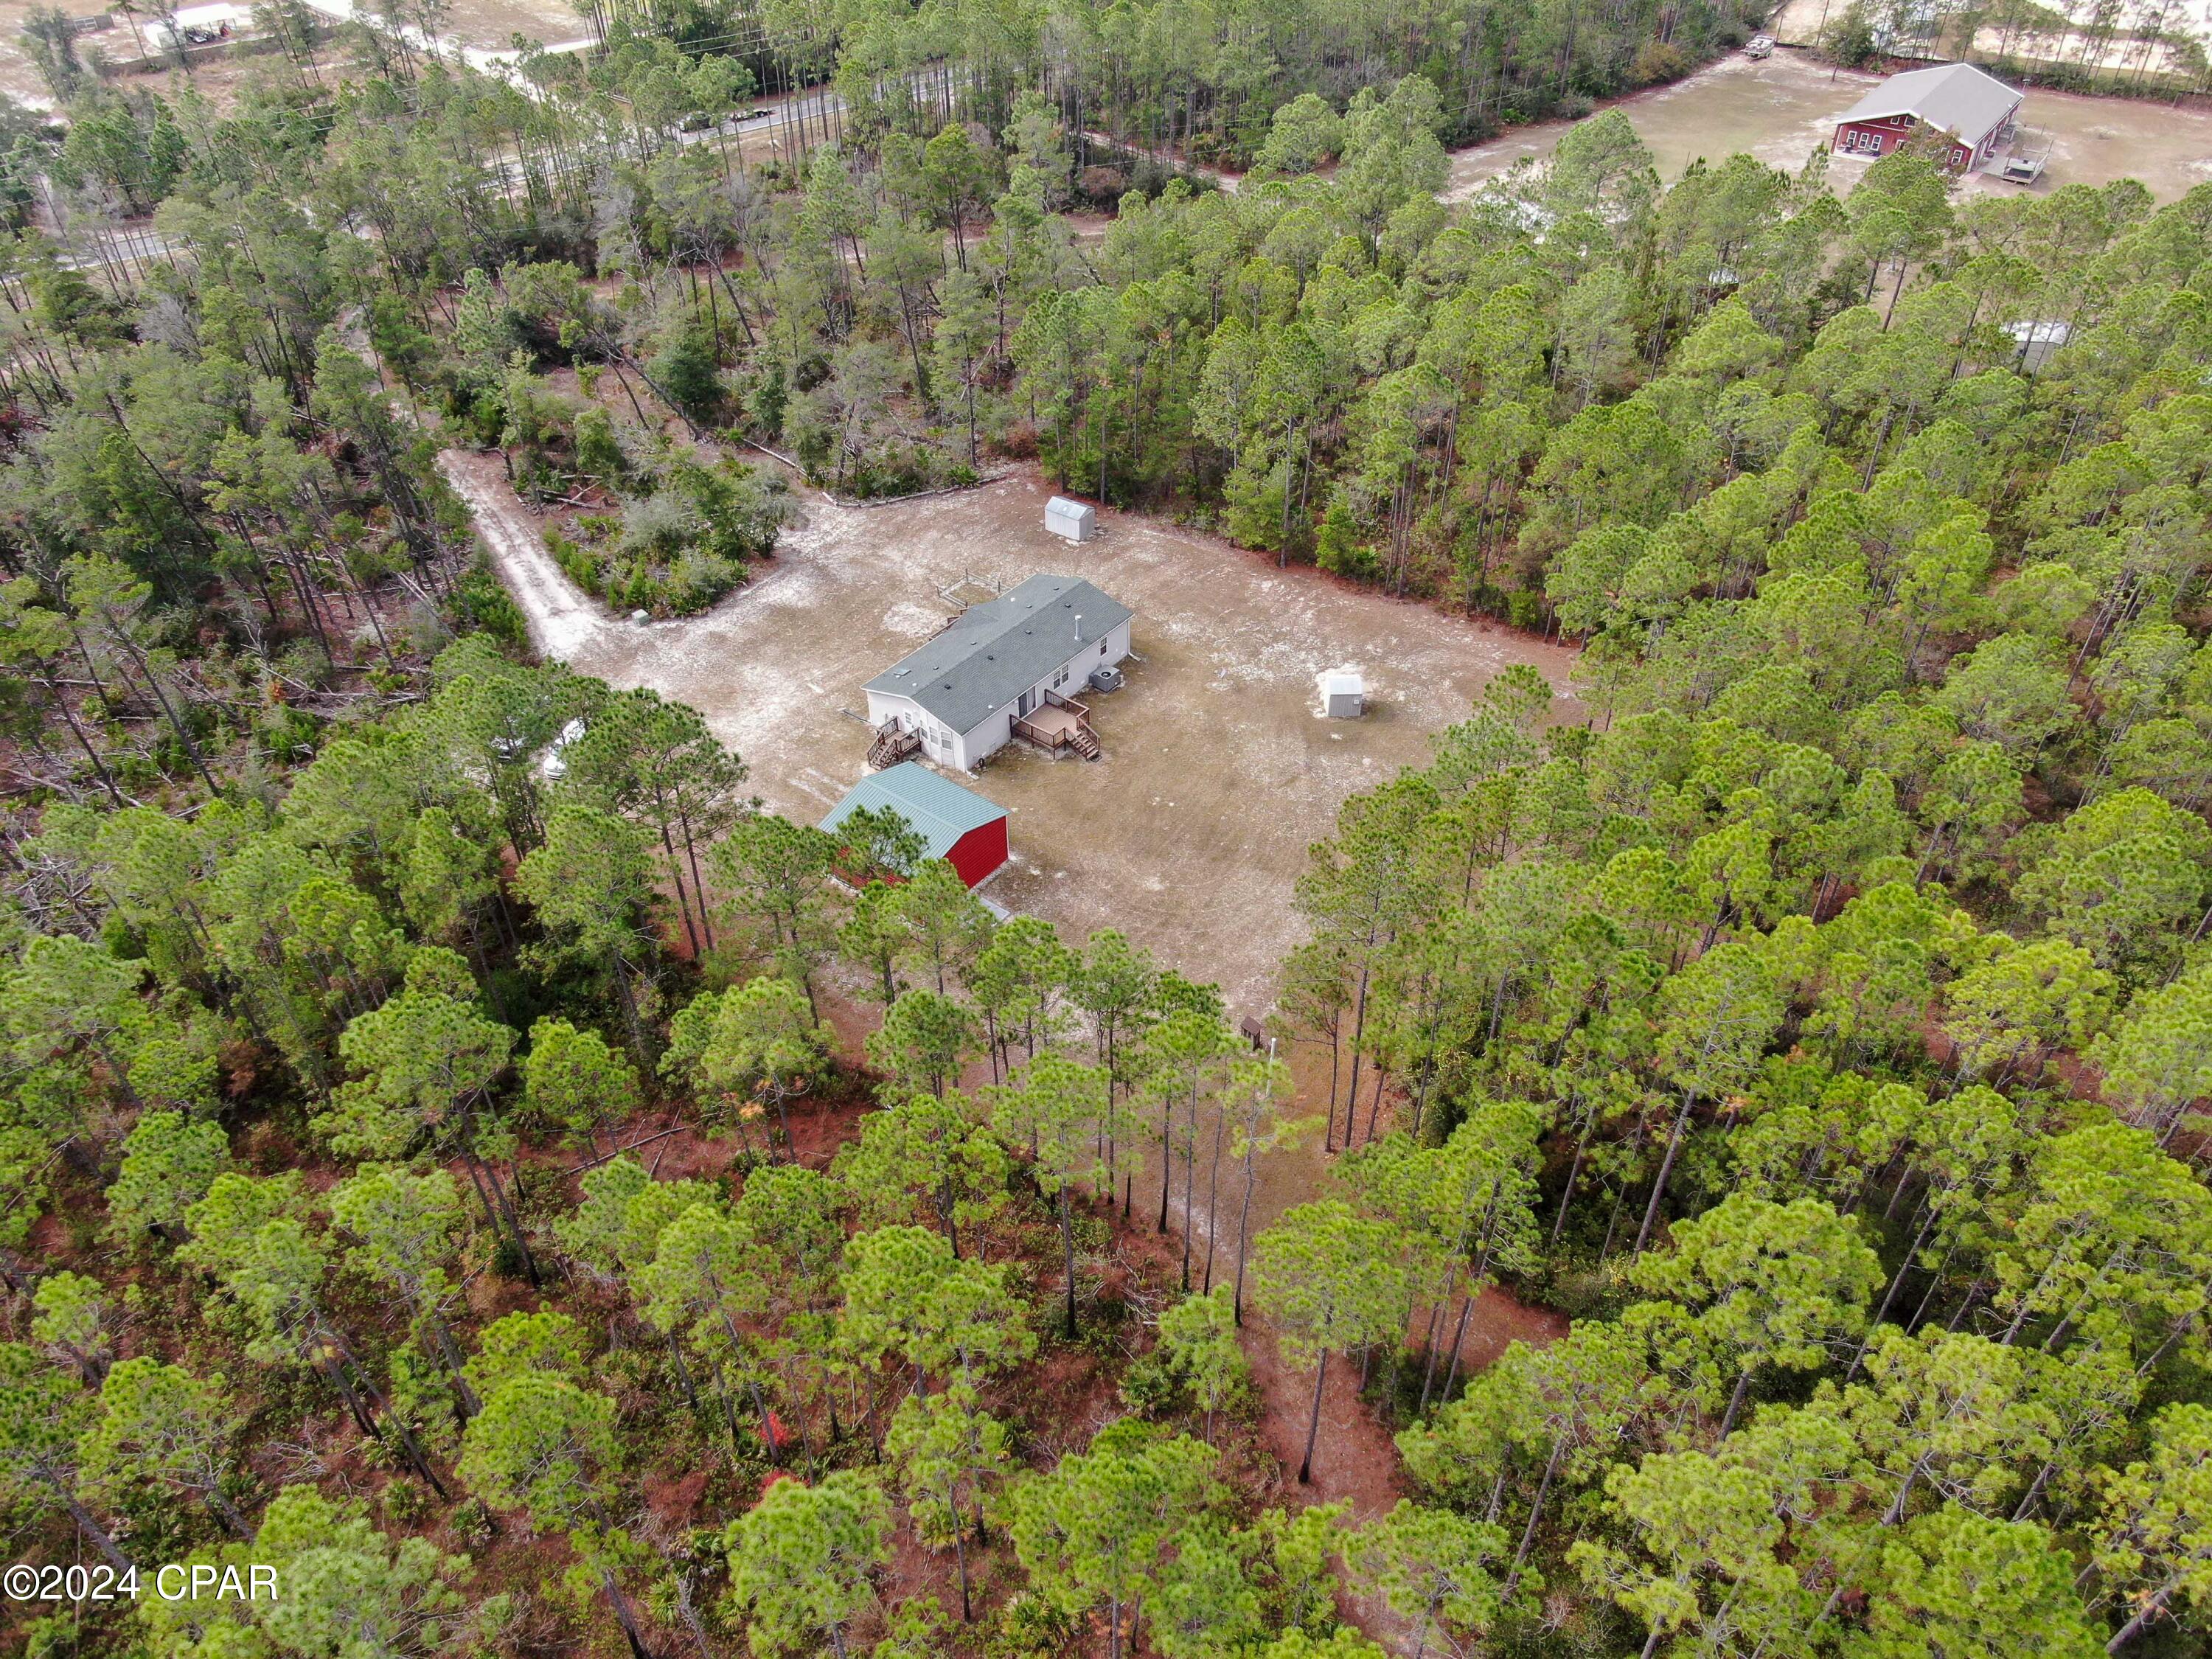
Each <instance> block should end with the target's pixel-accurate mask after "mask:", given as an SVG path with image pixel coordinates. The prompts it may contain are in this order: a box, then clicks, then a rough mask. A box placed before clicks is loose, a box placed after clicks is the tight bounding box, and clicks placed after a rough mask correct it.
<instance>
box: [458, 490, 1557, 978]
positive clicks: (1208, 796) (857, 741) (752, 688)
mask: <svg viewBox="0 0 2212 1659" xmlns="http://www.w3.org/2000/svg"><path fill="white" fill-rule="evenodd" d="M446 465H447V471H448V474H449V476H451V477H453V479H454V482H455V483H456V484H457V485H458V486H459V488H460V489H461V490H462V492H463V493H464V495H465V496H466V497H467V499H468V500H469V502H470V505H471V507H473V508H474V509H475V512H476V514H477V524H478V526H479V527H480V528H481V529H482V530H483V532H484V535H485V538H486V540H487V541H488V542H489V544H490V545H491V547H492V549H493V552H494V555H495V557H496V559H497V560H498V562H499V564H500V567H501V574H503V575H504V576H505V577H506V579H507V584H508V586H509V587H510V588H511V589H512V590H513V592H514V593H515V595H516V598H517V599H518V600H519V601H520V604H521V605H522V606H523V608H524V610H525V611H526V614H527V615H528V616H529V617H530V619H531V623H532V629H533V630H534V632H535V634H536V636H537V638H538V642H539V644H540V646H541V647H542V648H544V649H545V650H547V651H549V652H550V653H553V654H555V655H557V656H559V657H561V658H562V659H563V660H565V661H567V662H568V663H570V664H572V665H574V667H576V668H577V669H579V670H580V671H584V672H586V673H591V674H595V675H598V676H599V677H601V678H605V679H606V680H608V681H610V682H611V683H612V684H616V685H618V686H625V687H627V686H635V685H645V686H650V687H652V688H653V690H657V691H659V692H660V693H661V694H662V695H663V696H669V697H674V698H679V699H681V700H682V701H684V702H688V703H690V704H691V705H692V706H693V707H694V708H697V709H699V710H700V711H701V712H702V714H705V715H706V717H707V719H708V722H709V723H710V724H711V725H712V726H713V727H714V732H716V734H717V735H718V736H720V738H722V739H723V740H724V741H725V742H726V743H728V744H731V745H732V747H733V748H735V749H736V750H738V753H739V754H740V755H742V756H744V758H745V760H746V761H747V762H748V763H750V766H751V768H752V777H751V780H750V787H751V788H753V789H754V790H756V791H757V793H759V794H760V795H761V796H762V797H763V799H765V800H766V802H767V803H768V805H769V806H770V807H771V808H773V809H775V810H776V811H781V812H786V813H788V814H791V815H793V816H794V817H806V818H808V819H810V820H811V819H814V818H818V817H821V815H822V814H823V812H825V811H828V810H829V806H830V805H832V804H833V803H835V802H836V800H837V799H838V798H839V797H840V796H841V795H842V793H843V792H844V791H845V789H846V788H847V787H848V786H849V785H850V784H851V783H852V782H853V781H854V780H855V779H856V778H858V777H859V776H860V773H861V769H862V760H863V757H864V755H865V753H866V748H867V740H868V728H867V726H866V724H865V723H864V722H862V721H860V720H856V719H854V718H852V717H851V716H850V715H848V714H847V713H845V712H843V711H846V710H855V711H857V710H860V709H862V708H865V706H866V705H865V700H864V699H863V698H862V696H861V695H860V685H861V683H862V682H863V681H865V680H866V679H867V678H869V677H870V676H871V675H872V674H874V673H875V672H877V671H878V670H879V669H881V668H883V667H884V666H885V665H887V664H890V663H891V662H894V661H896V659H898V658H899V657H901V656H902V655H904V654H905V653H907V652H908V651H910V650H912V649H913V648H914V647H915V646H916V645H918V644H919V643H921V641H923V640H925V639H927V638H928V637H929V635H931V634H933V632H935V631H936V629H937V628H938V626H939V624H940V623H942V622H943V621H944V619H945V617H948V616H950V615H951V614H952V612H953V611H954V610H955V609H956V608H957V607H956V606H955V605H954V604H953V603H952V602H951V601H950V600H948V599H945V597H944V596H943V593H942V592H941V591H940V590H947V589H950V588H952V587H954V586H957V585H958V584H960V583H961V582H963V580H967V579H969V578H975V577H981V578H985V579H987V580H991V581H994V582H996V583H999V584H1001V585H1006V586H1011V585H1012V583H1014V582H1016V581H1018V580H1022V579H1023V578H1024V577H1025V576H1029V575H1032V574H1036V572H1038V571H1042V570H1052V571H1060V572H1066V573H1068V574H1076V575H1081V576H1084V577H1085V578H1087V579H1088V580H1091V581H1092V582H1094V583H1096V584H1097V586H1100V587H1102V588H1103V589H1104V590H1105V591H1106V592H1109V593H1110V594H1112V595H1113V596H1114V597H1115V599H1119V600H1121V602H1122V603H1123V604H1124V605H1128V606H1129V607H1130V608H1131V609H1132V610H1133V611H1135V612H1136V613H1137V615H1136V621H1135V623H1133V641H1134V644H1135V648H1136V650H1137V652H1138V653H1139V657H1140V659H1141V660H1139V661H1135V662H1132V663H1130V664H1128V665H1127V671H1128V684H1127V686H1126V687H1125V688H1124V689H1123V690H1121V691H1118V692H1115V693H1114V694H1113V695H1112V696H1098V697H1093V698H1091V700H1090V701H1091V708H1092V710H1093V720H1094V724H1095V725H1096V726H1097V731H1098V734H1099V738H1100V741H1101V742H1102V744H1103V746H1104V750H1105V754H1104V757H1103V759H1101V760H1099V761H1097V762H1095V763H1086V762H1084V761H1081V760H1077V759H1074V758H1066V759H1061V760H1058V761H1052V760H1047V759H1045V758H1044V757H1042V756H1040V755H1037V754H1035V753H1033V752H1030V751H1029V750H1023V749H1009V750H1002V751H1001V752H1000V754H999V755H998V756H997V757H994V758H993V759H992V760H991V761H990V762H989V763H987V765H986V767H985V768H984V769H983V771H982V773H981V776H980V777H979V778H976V779H973V780H968V779H963V781H969V782H970V783H971V784H972V786H973V787H975V788H977V789H979V790H980V791H981V793H984V794H986V795H987V796H988V797H990V798H991V799H993V800H994V801H997V802H999V803H1000V805H1004V806H1006V808H1007V809H1008V810H1009V812H1010V814H1011V817H1012V823H1011V829H1012V842H1013V850H1014V857H1015V863H1014V865H1013V866H1012V867H1011V868H1009V869H1008V870H1007V871H1006V872H1005V873H1003V874H1002V875H1000V877H999V878H997V879H996V880H995V881H994V882H993V883H992V884H990V885H989V886H988V887H987V888H986V889H985V891H986V893H987V896H990V897H991V898H992V899H993V900H994V901H995V902H998V903H999V904H1000V905H1002V906H1005V907H1006V908H1010V909H1015V910H1023V911H1028V912H1030V913H1032V914H1035V915H1041V916H1045V917H1048V918H1050V919H1051V920H1053V921H1056V922H1058V923H1060V925H1061V927H1063V929H1064V930H1066V931H1067V932H1069V933H1075V934H1080V933H1087V932H1088V931H1090V930H1091V929H1092V928H1096V927H1120V928H1122V929H1124V930H1125V931H1127V933H1129V934H1130V935H1131V936H1132V937H1133V938H1134V939H1137V940H1138V941H1139V942H1140V943H1142V944H1145V945H1149V946H1150V947H1151V948H1152V950H1154V951H1157V952H1158V954H1159V956H1160V957H1161V958H1162V960H1163V961H1164V962H1167V963H1170V964H1172V965H1173V966H1175V967H1176V968H1177V969H1181V970H1182V971H1183V972H1186V973H1188V974H1190V975H1193V976H1194V977H1197V978H1203V979H1211V980H1218V981H1220V982H1221V984H1222V987H1223V988H1224V990H1225V992H1226V993H1227V994H1228V996H1229V998H1230V1000H1231V1003H1232V1005H1233V1006H1236V1007H1237V1008H1238V1009H1239V1010H1247V1009H1255V1008H1259V1007H1263V1006H1266V1004H1267V1000H1268V998H1269V996H1270V994H1271V987H1272V985H1273V977H1274V969H1275V964H1276V963H1278V962H1279V960H1280V958H1281V957H1282V955H1283V953H1284V952H1285V951H1286V950H1288V949H1289V948H1290V946H1291V945H1293V944H1294V943H1296V941H1297V939H1298V938H1299V937H1300V930H1299V926H1298V923H1297V917H1296V916H1295V915H1293V914H1292V912H1291V908H1290V898H1291V884H1292V883H1293V881H1295V879H1296V878H1297V874H1298V872H1300V871H1301V870H1302V869H1303V868H1304V866H1305V860H1306V849H1307V848H1308V847H1309V846H1310V844H1311V843H1312V842H1314V841H1316V840H1317V839H1319V838H1320V837H1321V836H1324V835H1326V834H1327V833H1328V829H1329V828H1330V826H1331V824H1332V823H1333V821H1334V817H1335V812H1336V808H1337V805H1338V803H1339V802H1340V801H1341V800H1342V799H1344V798H1345V797H1346V795H1348V794H1350V793H1353V792H1354V791H1356V790H1358V789H1362V788H1364V787H1369V786H1370V785H1372V784H1375V783H1377V782H1380V781H1383V780H1384V779H1386V778H1389V776H1391V775H1393V774H1394V773H1395V771H1396V770H1397V769H1398V768H1399V767H1401V766H1403V765H1407V764H1415V763H1420V762H1422V761H1424V760H1425V759H1426V758H1427V757H1428V753H1429V737H1430V734H1431V733H1432V732H1436V731H1437V730H1438V729H1440V728H1441V727H1443V726H1446V725H1449V723H1450V722H1452V721H1453V720H1458V719H1462V718H1463V717H1464V716H1465V714H1467V712H1468V707H1469V705H1470V702H1471V701H1472V699H1473V698H1474V696H1475V695H1476V694H1477V693H1478V692H1480V690H1481V688H1482V687H1483V685H1484V684H1486V682H1487V681H1488V680H1489V679H1490V678H1492V676H1493V675H1495V674H1497V673H1498V672H1499V671H1502V670H1504V669H1505V668H1506V667H1508V666H1510V665H1512V664H1514V663H1516V662H1528V663H1533V664H1534V665H1536V667H1537V668H1539V669H1540V670H1541V671H1542V672H1543V673H1544V674H1545V676H1546V677H1547V678H1548V679H1549V680H1550V681H1551V682H1552V683H1553V685H1554V687H1556V688H1558V689H1559V690H1562V691H1564V690H1565V689H1566V673H1567V668H1568V665H1569V664H1570V662H1571V659H1572V653H1571V652H1570V651H1569V650H1567V649H1565V648H1564V647H1553V646H1546V645H1543V644H1541V643H1540V642H1537V641H1532V640H1528V639H1526V638H1523V637H1522V636H1520V635H1514V634H1510V633H1507V632H1505V631H1504V630H1502V629H1484V628H1483V627H1481V626H1480V624H1475V623H1468V622H1467V621H1465V620H1463V619H1461V618H1458V617H1449V616H1446V615H1444V614H1443V613H1442V612H1441V611H1437V610H1434V609H1432V608H1431V607H1429V606H1427V605H1419V604H1413V603H1398V602H1395V601H1392V600H1390V599H1383V598H1381V597H1378V596H1377V595H1376V594H1374V593H1371V592H1359V591H1357V590H1354V589H1352V588H1349V587H1346V586H1341V585H1340V584H1338V583H1335V582H1334V581H1332V580H1328V579H1327V578H1324V577H1321V576H1318V575H1316V574H1314V573H1313V572H1311V571H1309V570H1291V571H1280V570H1278V569H1276V568H1274V567H1273V565H1272V564H1270V563H1268V562H1266V561H1265V560H1264V559H1261V558H1260V557H1257V556H1254V555H1252V554H1249V553H1245V552H1243V551H1240V550H1237V549H1236V548H1234V547H1231V546H1230V545H1229V544H1227V543H1225V542H1223V541H1221V540H1219V539H1218V538H1213V537H1210V536H1205V535H1200V534H1197V533H1195V532H1189V531H1184V530H1180V529H1177V528H1176V527H1174V526H1168V525H1163V524H1159V523H1156V522H1154V521H1152V520H1147V519H1144V518H1141V517H1137V516H1134V515H1131V514H1127V513H1111V512H1109V513H1102V514H1101V520H1102V522H1103V525H1104V526H1105V533H1104V534H1103V536H1101V537H1100V538H1098V539H1097V540H1095V541H1092V542H1090V543H1087V544H1084V545H1083V546H1080V547H1071V546H1068V545H1067V544H1065V543H1062V542H1060V541H1058V540H1056V539H1055V538H1053V537H1051V536H1049V535H1048V534H1047V533H1046V532H1045V530H1044V528H1043V510H1044V500H1045V497H1046V495H1047V494H1048V491H1047V489H1045V488H1044V486H1043V485H1042V483H1039V482H1037V481H1036V480H1035V479H1033V478H1029V477H1019V478H1014V479H1009V480H1006V481H1004V482H1001V483H995V484H992V485H987V486H986V487H984V488H982V489H975V490H969V491H966V492H963V493H961V494H957V495H939V496H935V497H931V498H928V499H925V500H920V501H907V502H901V503H896V504H893V505H888V506H884V507H868V508H854V509H845V508H840V507H831V506H829V505H828V504H826V503H824V502H823V501H822V500H821V499H820V498H819V497H818V496H815V495H811V493H810V494H809V495H807V496H806V498H805V501H806V505H805V522H804V523H803V524H801V525H799V526H794V527H793V529H792V530H791V531H789V532H787V535H786V538H785V541H784V544H783V546H782V547H781V550H780V551H779V556H778V557H777V559H776V560H775V562H774V563H773V564H771V565H769V566H768V567H766V568H764V569H763V573H762V574H761V577H760V579H759V580H757V581H756V582H755V583H754V584H753V585H752V586H750V587H747V588H744V589H742V590H740V591H739V592H737V593H736V594H733V595H732V597H731V598H729V599H726V600H725V601H724V602H723V603H722V604H721V605H720V606H719V607H717V608H716V609H715V610H714V611H711V612H709V613H708V614H707V615H706V616H703V617H693V618H690V619H688V620H684V621H678V622H665V623H646V624H633V623H629V622H627V621H621V620H617V619H614V618H611V617H608V616H607V615H606V614H605V611H602V610H601V609H600V608H599V607H598V606H597V605H594V604H593V603H592V601H590V600H589V599H586V598H585V597H584V596H583V595H582V594H580V593H579V592H577V591H576V590H575V589H574V586H571V585H570V584H569V582H568V579H567V578H566V577H565V576H563V575H562V574H561V572H560V571H559V570H558V569H557V568H556V567H555V566H554V565H553V563H552V562H551V560H550V558H548V557H547V556H546V555H545V552H544V544H543V543H542V542H541V541H540V540H539V538H538V526H537V525H536V523H535V521H534V520H532V518H531V516H530V515H529V514H528V513H526V511H525V510H524V509H523V508H522V507H520V505H519V504H518V503H517V502H516V501H515V500H514V497H513V494H512V492H511V491H509V490H508V489H507V487H506V483H505V481H504V479H503V478H502V477H501V474H500V469H499V464H498V462H497V461H496V460H495V459H489V458H485V457H479V456H471V455H463V454H459V453H448V455H447V458H446ZM1347 664H1348V665H1353V666H1356V667H1358V668H1359V669H1361V670H1362V671H1364V673H1365V674H1366V676H1367V679H1368V684H1369V687H1370V708H1371V711H1372V712H1371V713H1370V714H1369V715H1368V717H1367V718H1366V719H1365V720H1357V721H1347V720H1324V719H1322V717H1321V716H1320V714H1318V713H1317V712H1316V711H1317V704H1318V698H1317V695H1316V686H1315V678H1316V676H1317V675H1318V674H1320V673H1321V672H1322V671H1324V670H1326V669H1329V668H1334V667H1338V666H1341V665H1347Z"/></svg>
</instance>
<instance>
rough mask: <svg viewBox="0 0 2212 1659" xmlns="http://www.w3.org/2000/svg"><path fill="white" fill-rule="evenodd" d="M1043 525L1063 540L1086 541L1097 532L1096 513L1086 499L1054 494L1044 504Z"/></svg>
mask: <svg viewBox="0 0 2212 1659" xmlns="http://www.w3.org/2000/svg"><path fill="white" fill-rule="evenodd" d="M1044 527H1045V528H1046V529H1047V530H1049V531H1050V532H1052V533H1053V534H1054V535H1055V536H1057V537H1059V538H1060V539H1061V540H1063V541H1070V542H1087V541H1089V540H1090V539H1091V538H1092V537H1093V536H1095V535H1097V533H1098V514H1097V512H1096V511H1095V510H1093V509H1092V507H1091V504H1090V503H1089V502H1088V501H1070V500H1068V499H1067V497H1066V496H1065V495H1055V496H1054V497H1053V498H1052V499H1051V500H1050V501H1047V502H1046V503H1045V504H1044Z"/></svg>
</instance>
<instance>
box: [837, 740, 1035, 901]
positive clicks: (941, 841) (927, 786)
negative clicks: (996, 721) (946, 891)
mask: <svg viewBox="0 0 2212 1659" xmlns="http://www.w3.org/2000/svg"><path fill="white" fill-rule="evenodd" d="M860 806H865V807H867V808H868V809H869V810H870V811H877V812H880V811H885V810H889V811H894V812H896V813H897V814H898V815H899V816H900V817H902V818H904V819H905V820H906V821H907V823H908V824H909V825H910V826H912V827H913V828H914V829H916V830H918V831H919V832H920V833H921V838H922V843H923V846H922V852H923V854H924V856H926V857H928V858H933V859H943V860H945V862H946V863H948V864H950V865H951V866H952V867H953V868H954V869H955V870H957V871H958V872H960V879H961V880H963V881H964V882H966V883H967V884H968V885H969V886H970V887H980V886H981V885H982V884H984V883H985V882H987V881H988V880H989V879H990V878H992V877H993V876H994V875H996V874H997V873H998V872H999V866H1001V865H1003V864H1004V863H1006V860H1007V857H1008V856H1009V854H1008V853H1007V850H1006V808H1005V807H1003V806H1000V805H996V804H995V803H994V802H991V801H988V800H986V799H983V797H982V796H981V795H979V794H977V793H975V791H974V790H973V789H963V788H962V787H960V786H959V785H958V784H957V783H955V782H953V781H952V780H951V779H950V778H941V777H939V776H938V775H937V774H936V773H934V772H933V771H931V770H930V769H928V768H927V767H926V766H920V765H917V764H916V763H914V762H913V761H902V762H900V763H898V764H897V765H896V766H893V767H889V768H887V769H884V770H883V771H881V772H872V773H870V774H869V775H867V776H866V777H865V778H862V779H861V780H860V781H859V782H858V783H856V784H854V786H853V787H851V788H850V789H848V790H847V791H846V792H845V799H842V800H841V801H839V802H838V803H837V805H836V807H835V808H833V809H832V810H831V811H830V813H829V817H826V818H824V819H823V820H822V827H823V829H827V830H829V831H830V832H831V833H832V834H835V833H836V829H837V826H838V825H839V824H841V823H844V821H845V820H846V819H847V818H848V817H852V816H853V811H854V808H855V807H860Z"/></svg>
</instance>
